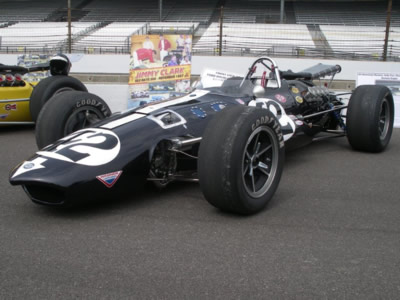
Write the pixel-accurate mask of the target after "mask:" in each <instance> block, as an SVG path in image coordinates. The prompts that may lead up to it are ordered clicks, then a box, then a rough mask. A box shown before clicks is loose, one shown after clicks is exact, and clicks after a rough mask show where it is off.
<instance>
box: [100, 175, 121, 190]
mask: <svg viewBox="0 0 400 300" xmlns="http://www.w3.org/2000/svg"><path fill="white" fill-rule="evenodd" d="M121 174H122V171H117V172H112V173H107V174H103V175H99V176H96V178H97V179H98V180H100V182H102V183H103V184H104V185H105V186H106V187H108V188H111V187H112V186H113V185H114V184H115V183H116V182H117V181H118V178H119V177H120V176H121Z"/></svg>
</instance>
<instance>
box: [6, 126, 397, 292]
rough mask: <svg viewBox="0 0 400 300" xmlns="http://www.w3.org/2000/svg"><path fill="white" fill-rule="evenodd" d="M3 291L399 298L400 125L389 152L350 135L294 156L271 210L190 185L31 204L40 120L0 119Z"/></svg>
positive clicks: (299, 152) (395, 132) (287, 159)
mask: <svg viewBox="0 0 400 300" xmlns="http://www.w3.org/2000/svg"><path fill="white" fill-rule="evenodd" d="M0 141H1V154H0V157H1V168H0V172H1V175H0V191H1V201H0V216H1V217H0V299H72V298H81V299H126V298H130V299H400V180H399V178H400V130H399V129H396V130H395V131H394V134H393V137H392V141H391V144H390V146H389V148H388V149H387V151H385V152H384V153H381V154H368V153H359V152H355V151H353V150H351V149H350V147H349V145H348V143H347V140H346V139H345V138H339V139H334V140H329V141H321V142H318V143H315V144H313V145H310V146H308V147H305V148H302V149H300V150H297V151H294V152H291V153H288V154H287V157H286V164H285V170H284V174H283V178H282V180H281V183H280V186H279V188H278V191H277V193H276V194H275V196H274V198H273V200H272V202H271V203H270V205H269V206H268V208H267V209H266V210H264V211H263V212H261V213H259V214H257V215H255V216H251V217H240V216H236V215H230V214H224V213H221V212H219V211H218V210H216V209H214V208H213V207H212V206H210V205H209V204H208V203H207V202H206V201H205V200H204V198H203V196H202V194H201V191H200V188H199V186H198V185H197V184H194V183H190V184H188V183H179V184H172V185H171V186H169V187H168V188H167V189H166V190H164V191H163V192H161V193H160V192H157V191H154V190H152V189H149V190H145V191H144V192H141V193H138V192H137V191H134V190H133V191H132V197H131V199H114V200H113V201H110V202H105V203H99V204H98V205H91V206H86V207H80V208H78V209H69V210H62V209H49V208H47V207H43V206H38V205H35V204H33V203H31V202H30V200H28V198H27V197H26V195H25V194H24V192H23V191H22V189H21V188H20V187H13V186H11V185H10V184H9V183H8V174H9V171H10V170H11V169H12V167H14V166H15V165H16V164H17V163H19V162H20V161H22V160H23V159H25V158H28V157H29V156H30V155H31V154H32V153H33V152H34V151H35V150H36V147H35V143H34V130H33V128H31V127H28V128H27V127H24V128H0Z"/></svg>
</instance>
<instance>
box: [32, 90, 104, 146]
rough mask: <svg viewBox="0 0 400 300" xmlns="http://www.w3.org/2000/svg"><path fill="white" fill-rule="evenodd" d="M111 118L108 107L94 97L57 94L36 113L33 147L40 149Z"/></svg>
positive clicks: (68, 93) (80, 94)
mask: <svg viewBox="0 0 400 300" xmlns="http://www.w3.org/2000/svg"><path fill="white" fill-rule="evenodd" d="M110 115H111V111H110V108H109V107H108V105H107V104H106V103H105V102H104V100H103V99H101V98H100V97H98V96H96V95H94V94H91V93H87V92H78V91H71V92H65V93H61V94H57V95H55V96H54V97H52V98H51V99H50V100H49V101H48V102H47V103H46V105H45V106H44V107H43V109H42V110H41V112H40V114H39V117H38V119H37V123H36V144H37V145H38V147H39V148H43V147H44V146H46V145H48V144H51V143H53V142H54V141H56V140H58V139H60V138H62V137H64V136H66V135H68V134H70V133H72V132H74V131H76V130H79V129H82V128H86V127H90V126H92V125H94V124H95V123H97V122H98V121H100V120H102V119H104V118H106V117H108V116H110Z"/></svg>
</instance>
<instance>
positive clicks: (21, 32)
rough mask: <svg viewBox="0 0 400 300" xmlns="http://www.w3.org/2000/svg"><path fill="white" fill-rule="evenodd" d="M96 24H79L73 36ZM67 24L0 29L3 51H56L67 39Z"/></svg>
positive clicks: (38, 24)
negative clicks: (25, 49) (24, 49)
mask: <svg viewBox="0 0 400 300" xmlns="http://www.w3.org/2000/svg"><path fill="white" fill-rule="evenodd" d="M95 24H96V23H94V22H77V23H74V24H73V26H72V28H71V33H72V34H73V35H75V34H78V33H79V32H81V31H83V30H85V29H87V28H89V27H91V26H93V25H95ZM67 35H68V26H67V22H21V23H17V24H15V25H11V26H8V27H6V28H0V36H1V37H2V44H1V48H2V49H10V50H11V49H14V50H18V49H21V48H22V49H23V48H27V49H28V50H31V49H40V50H42V51H43V50H45V51H54V50H55V49H57V48H58V47H59V46H60V43H62V42H63V41H65V40H66V39H67Z"/></svg>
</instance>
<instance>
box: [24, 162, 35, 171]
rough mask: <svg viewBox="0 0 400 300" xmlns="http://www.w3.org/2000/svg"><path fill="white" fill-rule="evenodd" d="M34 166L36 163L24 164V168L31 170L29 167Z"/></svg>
mask: <svg viewBox="0 0 400 300" xmlns="http://www.w3.org/2000/svg"><path fill="white" fill-rule="evenodd" d="M34 166H35V164H34V163H27V164H25V165H24V169H27V170H29V169H32V168H33V167H34Z"/></svg>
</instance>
